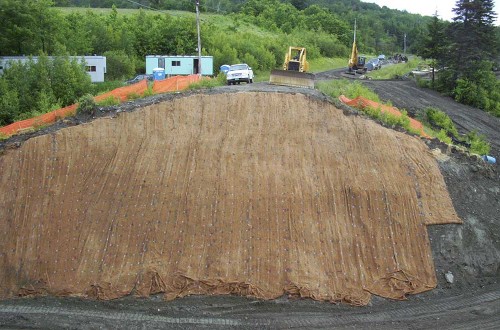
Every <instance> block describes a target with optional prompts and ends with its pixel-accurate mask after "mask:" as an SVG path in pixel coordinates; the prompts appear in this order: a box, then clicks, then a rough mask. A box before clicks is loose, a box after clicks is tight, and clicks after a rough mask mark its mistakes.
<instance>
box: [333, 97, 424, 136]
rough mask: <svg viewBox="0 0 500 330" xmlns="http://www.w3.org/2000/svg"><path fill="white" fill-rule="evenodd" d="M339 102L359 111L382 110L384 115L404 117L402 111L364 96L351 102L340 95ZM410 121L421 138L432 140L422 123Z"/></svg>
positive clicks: (411, 119)
mask: <svg viewBox="0 0 500 330" xmlns="http://www.w3.org/2000/svg"><path fill="white" fill-rule="evenodd" d="M339 100H340V101H341V102H342V103H344V104H347V105H349V106H351V107H355V108H358V109H364V108H373V109H380V111H381V112H382V113H386V114H390V115H393V116H396V117H401V116H402V114H401V111H399V109H398V108H396V107H392V106H390V105H385V104H380V103H378V102H375V101H372V100H368V99H366V98H364V97H362V96H358V97H357V98H355V99H352V100H351V99H349V98H347V97H346V96H344V95H340V96H339ZM409 119H410V127H411V128H413V129H414V130H416V131H418V132H419V134H420V136H421V137H425V138H430V136H429V135H427V134H426V133H425V132H424V125H422V123H421V122H419V121H418V120H415V119H413V118H409Z"/></svg>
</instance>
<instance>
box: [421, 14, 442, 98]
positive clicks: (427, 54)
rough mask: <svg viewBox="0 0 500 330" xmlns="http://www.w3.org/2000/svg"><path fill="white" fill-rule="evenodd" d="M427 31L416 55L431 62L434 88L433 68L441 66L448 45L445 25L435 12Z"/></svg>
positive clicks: (433, 76)
mask: <svg viewBox="0 0 500 330" xmlns="http://www.w3.org/2000/svg"><path fill="white" fill-rule="evenodd" d="M427 30H428V34H427V35H426V36H425V37H424V39H423V40H422V42H421V45H420V47H419V48H418V51H417V55H420V56H422V58H424V59H431V60H432V88H434V87H435V86H434V84H435V68H436V66H438V65H440V64H443V62H444V57H445V53H446V49H447V44H448V41H447V38H446V25H445V23H444V22H442V21H441V20H440V19H439V17H438V14H437V12H436V13H435V14H434V16H433V18H432V21H430V22H429V24H427Z"/></svg>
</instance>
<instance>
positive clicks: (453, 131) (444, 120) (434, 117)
mask: <svg viewBox="0 0 500 330" xmlns="http://www.w3.org/2000/svg"><path fill="white" fill-rule="evenodd" d="M425 120H426V121H427V122H428V123H429V124H430V125H431V126H434V127H437V128H439V129H443V130H444V131H445V132H446V133H447V134H449V135H451V136H453V137H455V138H458V137H459V134H458V131H457V128H456V126H455V124H454V123H453V121H452V120H451V118H450V117H449V116H448V115H447V114H446V113H444V112H443V111H441V110H439V109H436V108H432V107H429V108H427V109H425Z"/></svg>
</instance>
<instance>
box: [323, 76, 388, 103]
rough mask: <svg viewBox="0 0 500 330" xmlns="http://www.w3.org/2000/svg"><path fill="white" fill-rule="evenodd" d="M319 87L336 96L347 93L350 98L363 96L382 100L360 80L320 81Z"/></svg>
mask: <svg viewBox="0 0 500 330" xmlns="http://www.w3.org/2000/svg"><path fill="white" fill-rule="evenodd" d="M318 89H319V90H320V91H322V92H323V93H325V94H327V95H330V96H331V97H334V98H337V97H339V96H340V95H345V96H347V97H348V98H350V99H354V98H356V97H358V96H363V97H364V98H366V99H369V100H372V101H375V102H380V98H379V97H378V95H377V94H376V93H375V92H373V91H372V90H371V89H369V88H368V87H366V86H365V85H363V84H362V83H360V82H359V81H354V82H353V81H350V80H347V79H336V80H332V81H328V82H320V83H319V84H318Z"/></svg>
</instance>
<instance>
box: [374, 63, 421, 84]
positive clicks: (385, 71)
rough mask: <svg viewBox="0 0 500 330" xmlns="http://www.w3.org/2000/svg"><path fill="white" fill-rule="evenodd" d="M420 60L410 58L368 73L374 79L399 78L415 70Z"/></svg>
mask: <svg viewBox="0 0 500 330" xmlns="http://www.w3.org/2000/svg"><path fill="white" fill-rule="evenodd" d="M420 62H421V60H420V59H417V58H410V60H409V61H408V62H407V63H398V64H390V65H383V66H382V68H381V69H379V70H373V71H370V72H368V73H367V74H366V75H367V76H368V77H371V78H373V79H397V78H399V77H403V76H404V75H406V74H408V73H409V72H411V71H412V70H414V69H415V68H416V67H418V65H419V64H420Z"/></svg>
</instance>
